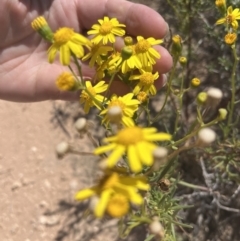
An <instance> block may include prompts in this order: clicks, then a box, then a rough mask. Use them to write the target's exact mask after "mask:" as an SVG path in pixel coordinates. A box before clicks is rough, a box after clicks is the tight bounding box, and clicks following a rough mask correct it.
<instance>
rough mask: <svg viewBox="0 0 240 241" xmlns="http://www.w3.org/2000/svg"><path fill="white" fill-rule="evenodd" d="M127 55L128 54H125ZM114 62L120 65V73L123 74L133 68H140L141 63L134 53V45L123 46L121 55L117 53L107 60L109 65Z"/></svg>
mask: <svg viewBox="0 0 240 241" xmlns="http://www.w3.org/2000/svg"><path fill="white" fill-rule="evenodd" d="M127 55H128V56H127ZM112 64H115V65H116V66H118V67H121V70H122V73H123V74H125V73H127V72H128V71H130V70H133V69H135V68H137V69H141V68H142V63H141V61H140V59H139V58H138V56H137V55H136V51H135V45H130V46H125V47H124V48H123V49H122V52H121V55H120V54H119V55H117V56H115V57H114V58H112V60H111V61H110V62H109V65H112Z"/></svg>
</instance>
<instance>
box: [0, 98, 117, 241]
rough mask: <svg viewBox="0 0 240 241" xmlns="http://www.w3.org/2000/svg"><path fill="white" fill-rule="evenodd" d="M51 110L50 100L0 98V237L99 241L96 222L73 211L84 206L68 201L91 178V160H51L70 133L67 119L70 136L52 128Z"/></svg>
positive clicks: (29, 240) (6, 239) (83, 144)
mask: <svg viewBox="0 0 240 241" xmlns="http://www.w3.org/2000/svg"><path fill="white" fill-rule="evenodd" d="M58 103H59V102H58ZM52 110H53V102H51V101H47V102H40V103H27V104H26V103H24V104H23V103H11V102H5V101H0V113H1V119H0V135H1V138H0V190H1V194H0V240H1V241H41V240H44V241H52V240H59V241H60V240H64V241H65V240H66V241H71V240H101V239H99V238H100V236H99V235H94V233H98V232H99V227H98V224H97V222H98V221H93V220H88V221H89V222H87V221H84V220H86V219H83V218H82V216H81V215H82V214H80V216H79V210H80V209H82V210H84V209H85V206H84V205H82V204H77V203H76V202H74V200H73V196H74V193H75V192H76V191H77V190H78V189H80V188H83V187H85V186H87V185H88V184H90V183H91V182H92V179H93V177H94V174H93V173H92V172H93V169H94V168H93V167H94V165H95V161H96V158H95V157H83V158H79V157H77V156H74V155H70V156H67V157H66V158H64V159H61V160H58V159H57V157H56V155H55V146H56V145H57V144H58V143H59V142H60V141H62V140H67V141H71V142H72V141H73V140H74V139H75V137H76V132H74V128H73V125H72V124H71V123H69V125H68V126H67V127H66V126H65V127H66V128H67V130H68V131H69V133H70V135H71V137H69V136H67V135H66V134H65V133H64V132H63V131H62V129H61V128H59V127H57V128H56V126H54V124H53V122H52V121H51V119H52ZM78 144H79V146H80V148H81V150H89V147H90V148H91V143H89V142H88V140H86V139H82V140H78ZM86 158H87V159H86ZM80 213H81V212H80ZM86 223H88V224H86ZM105 225H106V224H105ZM107 225H108V224H107ZM110 226H111V225H110ZM113 226H114V224H113ZM83 227H84V232H83ZM88 229H89V230H90V232H88V231H87V230H88ZM89 233H90V234H91V235H90V234H89ZM89 235H90V236H89ZM95 236H97V237H95ZM113 236H114V237H116V233H115V232H114V233H113ZM114 239H115V238H110V240H114Z"/></svg>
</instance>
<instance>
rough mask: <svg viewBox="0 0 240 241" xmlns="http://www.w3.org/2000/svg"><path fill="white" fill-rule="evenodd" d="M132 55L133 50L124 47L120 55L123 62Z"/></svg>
mask: <svg viewBox="0 0 240 241" xmlns="http://www.w3.org/2000/svg"><path fill="white" fill-rule="evenodd" d="M132 54H133V50H132V48H131V47H128V46H125V47H123V49H122V52H121V55H122V58H123V59H124V60H126V59H129V58H130V57H131V56H132Z"/></svg>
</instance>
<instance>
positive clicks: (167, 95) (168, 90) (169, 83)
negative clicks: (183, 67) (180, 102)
mask: <svg viewBox="0 0 240 241" xmlns="http://www.w3.org/2000/svg"><path fill="white" fill-rule="evenodd" d="M177 61H178V58H175V59H174V64H173V69H172V71H171V74H170V76H169V80H168V83H167V93H166V96H165V99H164V103H163V106H162V108H161V110H160V111H159V112H158V113H157V115H156V116H155V117H154V118H153V119H152V121H151V125H152V124H153V123H154V122H157V121H158V118H159V117H160V115H161V113H162V111H163V109H164V107H165V105H166V103H167V100H168V97H169V95H170V92H171V85H172V80H173V77H174V74H175V71H176V66H177Z"/></svg>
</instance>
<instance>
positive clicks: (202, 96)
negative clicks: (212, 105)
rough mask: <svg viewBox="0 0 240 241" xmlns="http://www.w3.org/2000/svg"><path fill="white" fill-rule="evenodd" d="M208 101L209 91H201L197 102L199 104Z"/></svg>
mask: <svg viewBox="0 0 240 241" xmlns="http://www.w3.org/2000/svg"><path fill="white" fill-rule="evenodd" d="M206 101H207V93H206V92H200V93H199V94H198V95H197V103H198V104H199V105H204V104H205V103H206Z"/></svg>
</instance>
